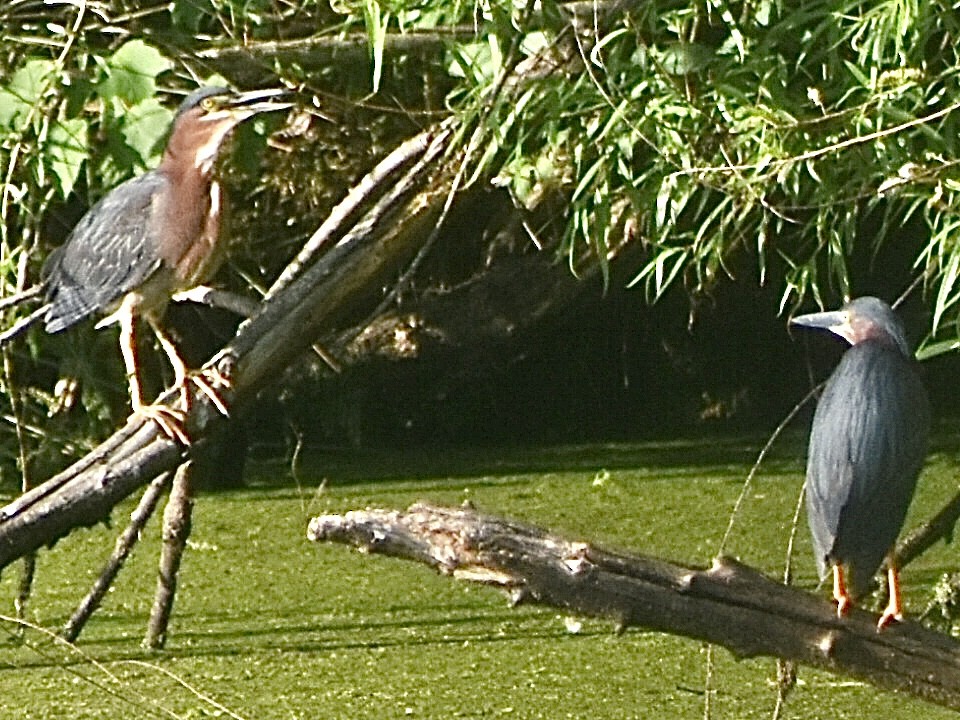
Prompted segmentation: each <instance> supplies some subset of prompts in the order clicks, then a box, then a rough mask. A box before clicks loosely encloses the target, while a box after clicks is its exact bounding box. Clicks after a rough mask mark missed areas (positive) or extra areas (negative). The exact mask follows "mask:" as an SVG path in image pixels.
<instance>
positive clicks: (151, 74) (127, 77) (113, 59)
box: [97, 40, 173, 105]
mask: <svg viewBox="0 0 960 720" xmlns="http://www.w3.org/2000/svg"><path fill="white" fill-rule="evenodd" d="M172 67H173V63H172V62H171V61H170V60H169V59H168V58H166V57H165V56H164V55H163V54H162V53H161V52H160V51H159V50H157V49H156V48H155V47H153V46H152V45H148V44H147V43H145V42H144V41H143V40H131V41H129V42H127V43H124V44H123V45H121V46H120V47H119V48H118V49H117V51H116V52H115V53H114V54H113V55H112V56H110V58H108V59H107V63H106V67H105V76H104V78H103V79H102V81H101V82H100V83H99V84H98V85H97V92H98V93H99V94H100V96H101V97H103V98H105V99H111V98H119V99H121V100H123V101H124V102H125V103H127V104H129V105H133V104H136V103H139V102H142V101H143V100H146V99H147V98H150V97H153V96H154V95H156V93H157V83H156V78H157V75H159V74H160V73H162V72H164V71H166V70H169V69H170V68H172Z"/></svg>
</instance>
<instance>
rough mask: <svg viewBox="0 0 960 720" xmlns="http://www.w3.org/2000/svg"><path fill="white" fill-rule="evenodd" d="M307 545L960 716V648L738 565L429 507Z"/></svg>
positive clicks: (332, 522)
mask: <svg viewBox="0 0 960 720" xmlns="http://www.w3.org/2000/svg"><path fill="white" fill-rule="evenodd" d="M307 536H308V538H309V539H311V540H314V541H328V542H338V543H344V544H349V545H353V546H355V547H357V548H359V549H361V550H363V551H364V552H369V553H378V554H385V555H390V556H393V557H399V558H404V559H409V560H416V561H418V562H422V563H426V564H427V565H430V566H431V567H433V568H435V569H437V570H438V571H440V572H441V573H444V574H448V575H452V576H454V577H459V578H463V579H468V580H473V581H479V582H483V583H485V584H489V585H495V586H499V587H502V588H504V589H505V590H507V591H508V592H510V594H511V596H512V598H513V599H514V601H517V602H532V603H537V604H542V605H547V606H550V607H556V608H561V609H564V610H567V611H569V612H572V613H576V614H582V615H587V616H592V617H600V618H610V619H612V620H614V621H615V622H617V623H618V625H619V626H620V627H627V626H636V627H642V628H647V629H651V630H658V631H662V632H667V633H671V634H675V635H681V636H685V637H690V638H695V639H698V640H703V641H707V642H711V643H715V644H717V645H721V646H723V647H726V648H727V649H728V650H730V651H731V652H732V653H733V654H734V655H736V656H737V657H755V656H770V657H776V658H782V659H785V660H791V661H795V662H798V663H802V664H806V665H810V666H814V667H819V668H823V669H825V670H829V671H831V672H834V673H837V674H840V675H845V676H849V677H854V678H857V679H860V680H863V681H866V682H868V683H871V684H873V685H876V686H877V687H881V688H884V689H888V690H897V691H902V692H907V693H910V694H912V695H915V696H917V697H920V698H923V699H924V700H927V701H930V702H933V703H937V704H939V705H944V706H947V707H951V708H954V709H960V642H958V641H956V640H954V639H953V638H951V637H948V636H946V635H942V634H939V633H936V632H932V631H930V630H927V629H926V628H924V627H922V626H921V625H919V624H917V623H914V622H910V621H907V622H904V623H900V624H898V625H896V626H894V627H891V628H889V629H887V630H885V631H883V632H880V633H878V632H877V629H876V618H875V616H874V615H872V614H871V613H868V612H866V611H863V610H854V611H853V612H852V613H851V614H850V615H849V616H847V617H845V618H843V619H838V618H837V616H836V612H835V610H834V607H833V605H832V604H831V603H830V602H827V601H826V600H824V599H820V598H818V597H816V596H814V595H811V594H810V593H807V592H804V591H802V590H799V589H797V588H794V587H790V586H786V585H782V584H780V583H778V582H776V581H774V580H771V579H770V578H768V577H767V576H765V575H763V574H762V573H760V572H759V571H757V570H754V569H752V568H750V567H748V566H746V565H743V564H742V563H740V562H737V561H735V560H732V559H730V558H718V559H717V560H716V561H715V562H714V565H713V567H711V568H709V569H697V568H689V567H683V566H679V565H675V564H672V563H669V562H665V561H663V560H659V559H655V558H650V557H644V556H640V555H625V554H619V553H613V552H609V551H606V550H602V549H600V548H597V547H594V546H592V545H589V544H586V543H582V542H576V541H572V540H567V539H564V538H561V537H558V536H556V535H552V534H550V533H547V532H545V531H543V530H541V529H539V528H536V527H531V526H527V525H522V524H518V523H514V522H510V521H506V520H502V519H500V518H496V517H491V516H488V515H482V514H479V513H477V512H475V511H474V510H472V509H466V508H460V509H451V508H441V507H434V506H430V505H424V504H416V505H413V506H411V507H410V508H409V509H408V510H406V511H403V512H400V511H396V510H357V511H351V512H348V513H346V514H344V515H324V516H320V517H316V518H314V519H313V520H311V522H310V524H309V527H308V530H307Z"/></svg>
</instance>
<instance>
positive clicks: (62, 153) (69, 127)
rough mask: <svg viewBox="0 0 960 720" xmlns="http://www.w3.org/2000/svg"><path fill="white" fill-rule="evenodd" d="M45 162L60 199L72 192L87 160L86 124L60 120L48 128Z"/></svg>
mask: <svg viewBox="0 0 960 720" xmlns="http://www.w3.org/2000/svg"><path fill="white" fill-rule="evenodd" d="M46 150H47V155H46V157H47V160H48V162H49V163H50V170H51V171H52V172H53V175H54V177H55V178H56V181H57V188H58V189H59V190H60V195H61V196H62V197H64V198H65V197H67V196H68V195H69V194H70V193H71V192H73V186H74V184H75V183H76V182H77V178H78V177H79V176H80V171H81V169H82V168H83V163H84V161H85V160H86V159H87V123H86V122H84V121H83V120H79V119H74V120H62V121H59V122H55V123H53V124H52V125H51V126H50V132H49V134H48V135H47V144H46Z"/></svg>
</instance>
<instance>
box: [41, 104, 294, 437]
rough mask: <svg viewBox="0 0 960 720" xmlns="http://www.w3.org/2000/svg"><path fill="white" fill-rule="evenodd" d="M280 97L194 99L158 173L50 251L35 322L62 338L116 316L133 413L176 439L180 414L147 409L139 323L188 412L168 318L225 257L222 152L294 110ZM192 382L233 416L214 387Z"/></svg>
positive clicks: (106, 201)
mask: <svg viewBox="0 0 960 720" xmlns="http://www.w3.org/2000/svg"><path fill="white" fill-rule="evenodd" d="M275 94H276V93H275V92H272V91H261V92H250V93H239V94H237V93H232V92H230V91H228V90H227V89H226V88H222V87H206V88H202V89H200V90H197V91H196V92H194V93H193V94H191V95H190V96H188V97H187V98H186V99H185V100H184V101H183V103H182V104H181V105H180V108H179V109H178V111H177V113H176V117H175V118H174V120H173V124H172V127H171V130H170V134H169V138H168V140H167V145H166V148H165V150H164V153H163V158H162V160H161V161H160V164H159V166H158V167H157V168H155V169H153V170H150V171H149V172H146V173H144V174H143V175H140V176H139V177H136V178H133V179H131V180H127V181H126V182H124V183H122V184H121V185H118V186H117V187H116V188H114V189H113V190H111V191H110V192H109V193H108V194H107V195H106V196H105V197H103V198H102V199H101V200H100V201H99V202H98V203H96V204H95V205H94V206H93V207H92V208H90V210H89V211H88V212H87V213H86V214H85V215H84V216H83V217H82V218H81V219H80V221H79V222H78V223H77V225H76V227H74V229H73V231H72V232H71V233H70V235H69V237H67V239H66V241H65V242H64V244H63V245H62V246H60V247H59V248H57V249H56V250H55V251H54V252H53V253H51V255H50V257H49V258H48V259H47V262H46V263H45V265H44V267H43V272H42V284H41V288H42V292H43V293H44V295H45V298H46V302H45V304H44V305H43V306H42V307H41V308H39V309H38V310H37V311H35V312H34V313H32V314H31V316H30V318H31V319H40V318H42V319H43V321H44V327H45V329H46V331H47V332H50V333H55V332H59V331H61V330H64V329H66V328H68V327H70V326H72V325H74V324H76V323H78V322H80V321H81V320H84V319H85V318H87V317H89V316H90V315H92V314H94V313H104V312H106V313H109V314H108V315H107V317H105V318H104V319H102V320H101V321H100V322H98V323H97V326H96V327H98V328H100V327H104V326H106V325H109V324H111V323H114V322H116V323H119V325H120V348H121V352H122V354H123V361H124V367H125V369H126V373H127V378H128V382H129V384H130V402H131V405H132V408H133V411H134V413H140V414H144V415H146V416H148V417H152V418H153V419H154V420H155V421H156V422H157V423H158V424H159V425H160V427H161V428H162V429H163V430H164V432H166V434H167V435H169V436H170V437H171V438H172V439H178V440H180V441H181V442H184V443H186V442H187V438H186V435H185V434H184V432H183V429H182V427H181V426H180V422H179V416H178V414H177V413H175V412H173V411H171V410H170V409H169V408H166V407H165V406H159V405H147V404H145V402H144V399H143V394H142V391H141V387H140V381H139V378H138V374H137V352H136V334H135V330H136V322H137V319H138V318H141V317H142V318H143V319H145V320H146V321H147V323H149V325H150V326H151V328H152V329H153V331H154V333H155V334H156V336H157V339H158V340H159V342H160V345H161V346H162V347H163V350H164V352H165V353H166V355H167V357H168V358H169V361H170V364H171V365H172V367H173V371H174V376H175V380H176V387H178V388H180V392H181V398H182V402H183V404H184V409H187V406H188V402H189V397H190V395H189V391H188V389H187V387H186V384H187V382H188V374H187V368H186V366H185V364H184V362H183V360H182V359H181V358H180V354H179V353H178V352H177V349H176V347H175V346H174V344H173V342H172V341H171V340H170V338H169V337H168V336H167V334H166V333H165V332H164V330H163V326H162V324H161V318H162V316H163V313H164V310H165V309H166V306H167V304H168V302H169V301H170V300H171V298H172V297H173V296H174V295H176V294H177V293H180V292H183V291H186V290H188V289H191V288H194V287H196V286H198V285H200V284H201V283H203V282H206V281H207V280H209V279H210V278H211V277H212V275H213V274H214V273H215V272H216V270H217V268H218V267H219V265H220V263H221V261H222V260H223V256H224V244H223V243H221V242H220V222H221V217H222V212H223V198H222V192H221V189H220V185H219V184H218V183H217V181H216V179H215V178H214V164H215V161H216V158H217V154H218V151H219V149H220V146H221V145H222V144H223V142H224V140H225V139H226V137H227V135H228V134H229V132H230V131H231V130H232V129H233V127H234V126H236V125H237V124H238V123H240V122H242V121H243V120H245V119H247V118H249V117H251V116H252V115H255V114H257V113H261V112H265V111H270V110H279V109H284V108H287V107H290V105H289V103H278V102H275V101H273V100H271V99H270V98H271V97H273V96H274V95H275ZM190 379H191V380H193V381H194V382H195V383H196V384H197V386H198V388H199V389H200V390H201V391H203V392H204V393H205V394H207V395H208V396H210V397H211V399H213V400H214V402H216V403H217V405H218V407H220V409H221V411H225V409H224V408H223V407H222V404H221V403H219V401H218V400H217V399H216V395H215V393H214V392H213V390H212V388H211V386H210V385H209V384H208V383H207V381H206V380H203V379H202V378H200V377H197V376H194V377H192V378H190Z"/></svg>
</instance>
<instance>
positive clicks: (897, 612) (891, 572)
mask: <svg viewBox="0 0 960 720" xmlns="http://www.w3.org/2000/svg"><path fill="white" fill-rule="evenodd" d="M887 593H888V595H889V599H888V600H887V607H886V608H885V609H884V611H883V614H882V615H881V616H880V620H879V621H878V622H877V630H883V629H884V628H885V627H887V625H889V624H890V623H892V622H899V621H900V620H903V607H902V604H901V600H900V573H898V572H897V568H896V566H895V565H894V564H893V563H892V562H889V561H888V562H887Z"/></svg>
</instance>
